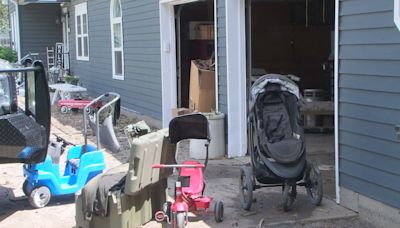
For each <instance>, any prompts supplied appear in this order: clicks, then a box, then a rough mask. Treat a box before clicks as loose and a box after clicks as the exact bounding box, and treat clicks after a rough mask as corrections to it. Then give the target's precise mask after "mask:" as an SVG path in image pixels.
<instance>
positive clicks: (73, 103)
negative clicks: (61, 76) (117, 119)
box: [57, 99, 101, 114]
mask: <svg viewBox="0 0 400 228" xmlns="http://www.w3.org/2000/svg"><path fill="white" fill-rule="evenodd" d="M91 102H92V101H91V100H86V99H67V100H59V101H58V103H57V106H58V107H59V108H60V111H61V113H64V114H65V113H68V112H69V111H71V110H73V111H77V110H82V109H84V108H85V107H86V106H87V105H88V104H89V103H91ZM100 107H101V101H98V102H95V103H94V104H93V105H92V106H91V108H93V109H98V108H100Z"/></svg>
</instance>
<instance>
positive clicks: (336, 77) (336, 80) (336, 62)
mask: <svg viewBox="0 0 400 228" xmlns="http://www.w3.org/2000/svg"><path fill="white" fill-rule="evenodd" d="M334 71H335V72H334V86H335V87H334V91H335V92H334V93H335V94H334V97H335V104H334V105H335V117H334V119H335V177H336V178H335V188H336V203H338V204H339V203H340V186H339V183H340V182H339V0H335V56H334Z"/></svg>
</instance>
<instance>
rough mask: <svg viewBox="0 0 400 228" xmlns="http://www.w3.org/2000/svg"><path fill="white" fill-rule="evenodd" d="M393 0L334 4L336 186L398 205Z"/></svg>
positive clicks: (397, 49) (399, 90)
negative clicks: (336, 37)
mask: <svg viewBox="0 0 400 228" xmlns="http://www.w3.org/2000/svg"><path fill="white" fill-rule="evenodd" d="M393 8H394V7H393V0H380V1H376V0H362V1H361V0H352V1H350V0H347V1H341V2H340V22H339V23H340V25H339V30H340V34H339V36H340V39H339V40H340V43H339V45H340V47H339V59H340V60H339V73H340V77H339V101H340V106H339V125H340V126H339V128H340V129H339V143H340V168H339V169H340V185H341V186H344V187H346V188H349V189H352V190H354V191H356V192H358V193H360V194H362V195H365V196H367V197H370V198H373V199H376V200H378V201H381V202H383V203H386V204H388V205H391V206H394V207H397V208H400V145H399V141H397V138H396V134H395V132H394V125H395V124H399V123H400V31H399V30H398V29H397V28H396V27H395V25H394V22H393Z"/></svg>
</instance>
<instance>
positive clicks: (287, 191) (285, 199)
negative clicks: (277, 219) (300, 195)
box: [282, 183, 297, 211]
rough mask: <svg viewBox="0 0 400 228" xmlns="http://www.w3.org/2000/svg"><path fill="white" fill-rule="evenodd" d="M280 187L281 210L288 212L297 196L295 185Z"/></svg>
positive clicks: (286, 184)
mask: <svg viewBox="0 0 400 228" xmlns="http://www.w3.org/2000/svg"><path fill="white" fill-rule="evenodd" d="M282 187H283V189H282V208H283V211H289V210H290V209H291V207H292V205H293V203H294V201H295V199H296V196H297V191H296V184H289V183H285V184H284V185H283V186H282Z"/></svg>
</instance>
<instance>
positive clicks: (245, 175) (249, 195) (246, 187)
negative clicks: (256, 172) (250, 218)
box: [239, 166, 254, 211]
mask: <svg viewBox="0 0 400 228" xmlns="http://www.w3.org/2000/svg"><path fill="white" fill-rule="evenodd" d="M251 169H252V167H248V166H242V167H241V169H240V183H239V184H240V193H241V195H242V197H241V204H242V208H243V209H245V210H247V211H248V210H250V208H251V204H252V203H253V190H254V186H253V178H254V177H253V172H252V170H251Z"/></svg>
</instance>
